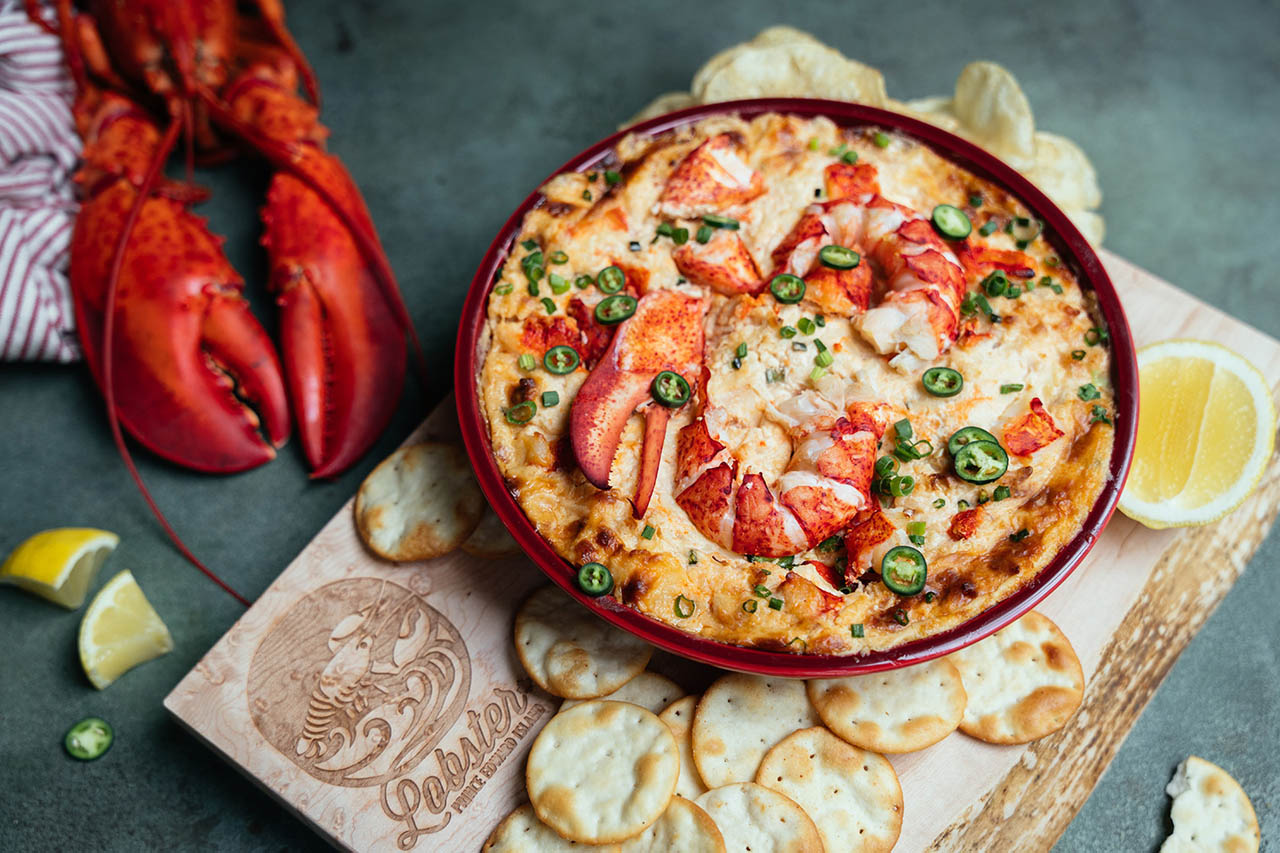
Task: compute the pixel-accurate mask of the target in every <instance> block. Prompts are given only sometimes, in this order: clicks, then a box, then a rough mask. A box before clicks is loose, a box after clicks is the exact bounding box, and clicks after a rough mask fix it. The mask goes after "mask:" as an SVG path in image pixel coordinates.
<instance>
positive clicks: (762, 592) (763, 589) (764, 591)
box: [751, 583, 773, 598]
mask: <svg viewBox="0 0 1280 853" xmlns="http://www.w3.org/2000/svg"><path fill="white" fill-rule="evenodd" d="M751 591H752V592H754V593H755V594H756V595H758V596H760V597H761V598H768V597H769V596H770V595H772V594H773V592H772V591H771V590H770V589H769V587H767V586H765V585H764V584H762V583H758V584H756V585H755V587H754V588H753V589H752V590H751Z"/></svg>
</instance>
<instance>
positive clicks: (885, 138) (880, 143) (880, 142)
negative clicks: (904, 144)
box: [872, 131, 889, 148]
mask: <svg viewBox="0 0 1280 853" xmlns="http://www.w3.org/2000/svg"><path fill="white" fill-rule="evenodd" d="M872 141H873V142H875V144H876V147H877V148H888V147H889V134H887V133H882V132H880V131H876V135H875V136H874V137H873V139H872Z"/></svg>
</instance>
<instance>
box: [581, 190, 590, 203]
mask: <svg viewBox="0 0 1280 853" xmlns="http://www.w3.org/2000/svg"><path fill="white" fill-rule="evenodd" d="M582 200H583V201H591V190H583V191H582Z"/></svg>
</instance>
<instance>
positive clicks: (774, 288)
mask: <svg viewBox="0 0 1280 853" xmlns="http://www.w3.org/2000/svg"><path fill="white" fill-rule="evenodd" d="M769 292H770V293H772V294H773V296H774V298H775V299H777V300H778V301H779V302H784V303H786V304H787V305H794V304H795V303H797V302H799V301H800V300H801V299H804V279H802V278H800V277H798V276H794V275H791V274H790V273H785V272H784V273H782V274H780V275H775V276H774V277H773V281H771V282H769Z"/></svg>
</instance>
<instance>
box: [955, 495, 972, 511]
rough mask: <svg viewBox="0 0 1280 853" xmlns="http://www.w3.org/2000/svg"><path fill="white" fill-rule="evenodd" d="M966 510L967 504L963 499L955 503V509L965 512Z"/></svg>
mask: <svg viewBox="0 0 1280 853" xmlns="http://www.w3.org/2000/svg"><path fill="white" fill-rule="evenodd" d="M968 508H969V502H968V501H966V500H964V499H963V498H962V499H960V500H958V501H956V509H960V510H966V509H968Z"/></svg>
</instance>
